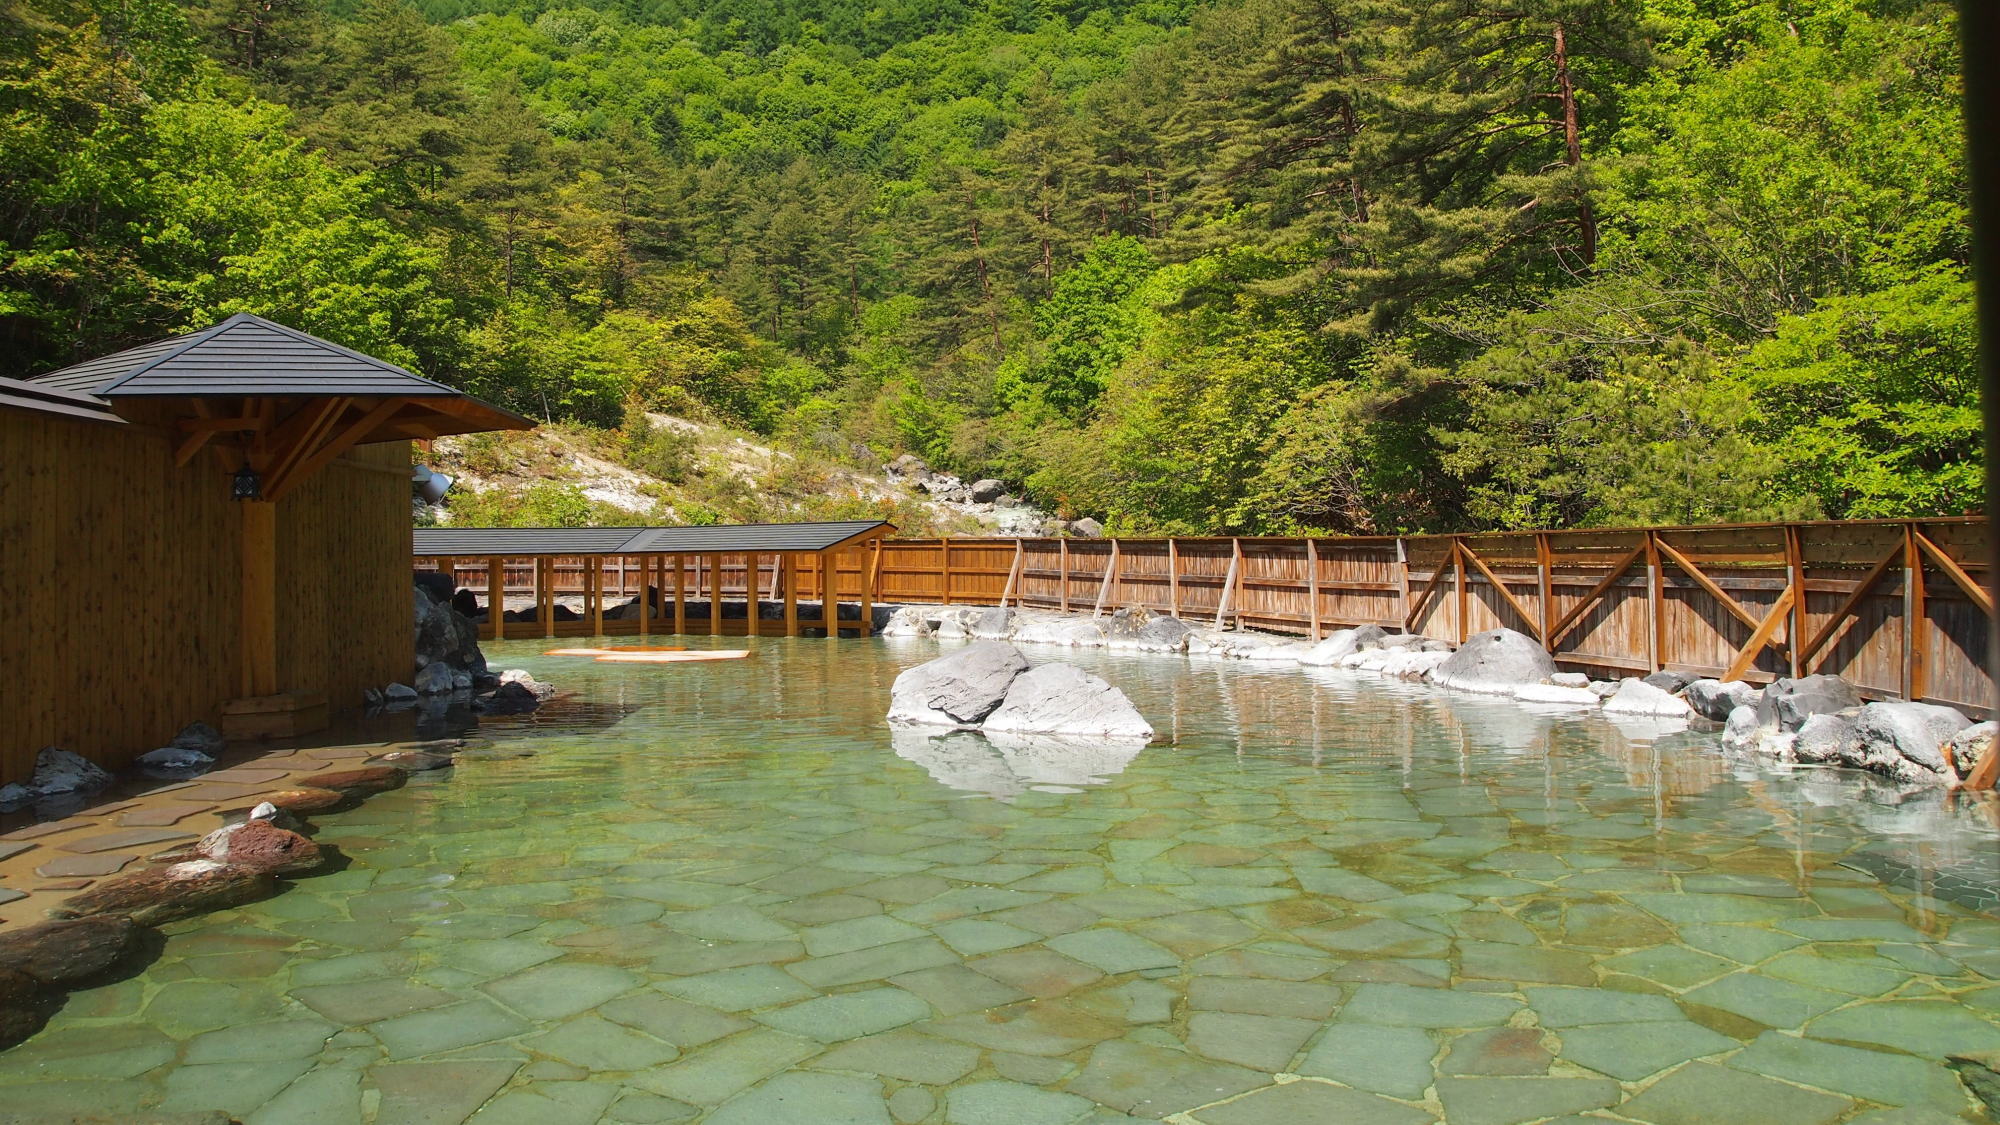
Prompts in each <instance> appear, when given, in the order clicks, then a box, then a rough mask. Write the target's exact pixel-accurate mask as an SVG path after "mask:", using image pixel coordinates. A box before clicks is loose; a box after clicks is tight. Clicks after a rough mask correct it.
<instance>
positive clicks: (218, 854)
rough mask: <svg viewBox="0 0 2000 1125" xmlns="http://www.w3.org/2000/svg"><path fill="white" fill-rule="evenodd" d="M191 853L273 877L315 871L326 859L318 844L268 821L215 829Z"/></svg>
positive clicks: (251, 821)
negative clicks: (194, 852) (262, 872)
mask: <svg viewBox="0 0 2000 1125" xmlns="http://www.w3.org/2000/svg"><path fill="white" fill-rule="evenodd" d="M195 851H197V852H199V853H200V854H201V855H202V856H203V857H204V858H207V859H212V860H214V861H215V862H217V863H226V864H229V865H231V866H234V867H247V868H249V869H251V870H252V871H268V872H270V873H271V874H273V875H299V874H303V873H305V872H307V871H317V870H318V869H319V868H321V867H323V866H325V865H326V859H327V857H326V856H325V854H323V853H322V852H321V851H320V850H319V845H318V844H315V843H313V842H312V841H311V840H308V839H306V838H305V837H304V836H301V835H299V834H298V833H296V832H293V831H291V830H290V829H287V828H280V827H278V826H277V825H275V824H272V823H270V822H269V821H263V820H247V821H244V822H243V823H242V824H231V825H227V826H225V827H222V828H218V829H216V830H215V831H213V832H210V833H209V834H208V835H206V836H203V837H202V838H201V842H200V843H198V844H196V845H195Z"/></svg>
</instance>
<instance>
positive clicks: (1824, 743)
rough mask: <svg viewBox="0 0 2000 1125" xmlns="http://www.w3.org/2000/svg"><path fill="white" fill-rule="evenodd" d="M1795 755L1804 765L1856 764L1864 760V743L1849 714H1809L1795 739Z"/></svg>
mask: <svg viewBox="0 0 2000 1125" xmlns="http://www.w3.org/2000/svg"><path fill="white" fill-rule="evenodd" d="M1792 756H1793V757H1794V758H1796V759H1797V760H1799V761H1801V762H1854V761H1860V760H1861V740H1860V739H1858V738H1856V737H1855V735H1854V720H1853V719H1851V718H1849V717H1848V716H1846V715H1829V714H1819V715H1808V716H1806V721H1805V722H1804V723H1802V724H1800V726H1799V733H1798V737H1797V738H1794V739H1793V740H1792Z"/></svg>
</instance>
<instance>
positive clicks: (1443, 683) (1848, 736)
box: [882, 606, 1995, 785]
mask: <svg viewBox="0 0 2000 1125" xmlns="http://www.w3.org/2000/svg"><path fill="white" fill-rule="evenodd" d="M882 632H883V635H884V636H887V637H936V638H938V639H940V640H962V639H972V640H980V641H1000V640H1006V641H1013V642H1018V643H1022V644H1047V645H1060V646H1066V647H1071V648H1111V649H1125V650H1130V651H1138V652H1156V653H1184V654H1188V655H1193V656H1214V657H1223V658H1228V659H1237V660H1254V661H1267V662H1271V663H1293V664H1300V665H1305V666H1308V667H1337V668H1349V669H1354V670H1358V671H1369V672H1375V673H1378V674H1381V675H1386V676H1390V677H1394V678H1397V679H1403V680H1411V681H1423V682H1427V683H1430V684H1433V685H1435V686H1438V687H1444V688H1449V689H1452V690H1454V691H1463V692H1472V693H1477V694H1482V695H1492V696H1500V697H1505V698H1509V699H1512V700H1515V701H1516V702H1519V703H1523V704H1528V705H1533V706H1540V707H1567V708H1576V709H1591V710H1596V711H1598V712H1600V713H1602V714H1605V715H1612V716H1621V717H1626V718H1634V719H1659V720H1670V721H1708V722H1713V723H1719V724H1722V725H1723V731H1722V743H1723V745H1724V746H1725V747H1726V748H1729V749H1732V750H1741V751H1750V752H1755V753H1758V754H1762V755H1765V756H1768V757H1771V758H1774V759H1777V760H1780V761H1786V762H1804V763H1832V764H1838V765H1844V766H1850V767H1853V768H1856V769H1863V770H1867V771H1870V772H1872V773H1876V774H1879V775H1882V776H1884V777H1887V778H1889V779H1891V780H1893V781H1896V782H1899V783H1903V784H1916V785H1953V784H1957V783H1958V782H1960V781H1961V780H1963V779H1964V778H1966V777H1967V776H1969V775H1970V773H1971V772H1972V770H1973V768H1974V766H1975V765H1976V764H1977V763H1978V761H1979V759H1980V757H1981V756H1982V755H1983V754H1984V753H1985V752H1986V751H1987V749H1988V748H1989V747H1990V746H1991V745H1992V742H1993V736H1994V732H1995V726H1994V724H1993V723H1990V722H1987V723H1978V724H1975V723H1973V722H1972V720H1971V719H1969V718H1967V717H1966V716H1965V715H1963V714H1962V713H1960V712H1959V711H1957V710H1956V709H1954V708H1951V707H1944V706H1939V705H1937V704H1929V703H1902V702H1893V701H1884V702H1874V703H1869V702H1866V701H1864V700H1863V699H1862V698H1861V696H1860V694H1859V693H1858V692H1857V691H1856V690H1855V688H1854V686H1853V685H1851V684H1849V683H1847V682H1846V681H1844V680H1842V679H1840V678H1839V677H1837V676H1828V675H1815V676H1801V677H1798V678H1783V679H1779V680H1776V681H1775V682H1773V683H1771V684H1769V685H1767V686H1764V687H1759V686H1757V685H1754V684H1749V683H1744V682H1740V681H1728V682H1725V681H1721V680H1715V679H1701V678H1696V677H1693V676H1690V675H1688V674H1686V673H1683V672H1674V671H1660V672H1655V673H1653V674H1652V675H1649V676H1645V677H1627V678H1625V679H1622V680H1616V681H1609V680H1593V679H1591V678H1589V677H1588V676H1585V675H1583V674H1581V673H1575V672H1561V671H1558V670H1557V669H1556V664H1555V661H1554V659H1553V658H1551V656H1550V655H1549V653H1548V652H1546V651H1545V650H1544V649H1543V648H1542V647H1541V646H1540V645H1539V644H1538V643H1536V641H1535V640H1534V639H1533V638H1531V637H1528V636H1526V635H1525V634H1522V633H1519V632H1516V631H1514V630H1512V629H1491V630H1488V631H1486V632H1484V633H1480V634H1477V635H1476V636H1473V637H1470V638H1468V639H1467V640H1466V642H1465V643H1464V644H1463V645H1460V646H1457V648H1456V649H1454V648H1453V646H1451V645H1449V644H1447V643H1445V642H1443V641H1438V640H1434V639H1431V638H1427V637H1421V636H1415V635H1397V634H1392V633H1389V632H1388V631H1386V630H1384V629H1382V628H1380V627H1379V626H1374V625H1366V626H1362V627H1359V628H1354V629H1341V630H1337V631H1335V632H1333V633H1331V634H1329V635H1328V636H1327V637H1326V638H1325V639H1323V640H1321V641H1319V642H1317V643H1312V644H1308V643H1303V642H1299V641H1294V640H1290V639H1288V638H1282V637H1274V636H1269V635H1265V634H1256V633H1244V632H1225V631H1222V630H1218V629H1203V628H1199V627H1197V626H1193V625H1189V624H1188V623H1186V622H1184V621H1181V620H1179V619H1177V618H1174V617H1168V616H1162V615H1156V614H1152V613H1149V612H1147V611H1146V610H1143V609H1121V610H1118V611H1117V612H1115V613H1111V614H1104V615H1098V614H1088V615H1086V614H1065V613H1054V612H1049V611H1040V610H1020V609H1011V608H1001V609H995V608H979V607H970V606H903V607H901V608H899V609H897V610H895V611H894V612H893V613H891V614H890V616H889V621H888V625H887V626H886V627H885V628H884V629H883V631H882ZM973 647H975V648H976V647H978V646H976V645H975V646H973ZM1002 647H1009V646H1002ZM966 651H970V649H968V650H966ZM1023 663H1025V658H1023ZM1015 674H1017V675H1018V674H1019V673H1015ZM1100 682H1101V681H1100ZM995 706H996V707H997V704H996V705H995ZM892 717H893V716H892ZM899 721H905V722H922V721H925V720H922V719H916V718H908V717H905V718H902V719H899ZM931 721H936V720H931ZM954 721H955V722H957V721H959V720H954ZM981 721H984V720H983V717H982V720H981ZM1011 722H1012V720H1011V719H1008V720H1005V722H1004V723H1003V725H1011ZM961 725H976V724H975V723H961ZM986 729H994V728H993V727H992V725H991V724H990V723H988V724H987V726H986Z"/></svg>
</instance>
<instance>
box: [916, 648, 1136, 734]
mask: <svg viewBox="0 0 2000 1125" xmlns="http://www.w3.org/2000/svg"><path fill="white" fill-rule="evenodd" d="M889 698H890V702H889V720H890V721H891V722H895V723H905V724H911V725H917V726H942V727H955V728H962V729H975V728H976V729H980V730H988V731H999V732H1004V733H1009V734H1045V735H1065V736H1074V737H1092V738H1115V739H1135V740H1139V741H1144V740H1147V739H1150V738H1152V737H1153V727H1152V724H1150V723H1148V722H1147V721H1146V719H1145V716H1143V715H1141V714H1139V710H1138V708H1136V707H1134V706H1132V701H1131V700H1130V699H1127V698H1126V697H1125V693H1124V692H1122V691H1119V690H1118V689H1117V688H1115V687H1112V686H1111V685H1110V684H1109V683H1107V682H1105V681H1104V680H1102V679H1100V678H1098V677H1096V676H1093V675H1091V674H1090V673H1088V672H1085V671H1084V670H1082V669H1081V668H1077V667H1075V666H1074V665H1070V664H1044V665H1042V666H1040V667H1030V665H1029V663H1028V658H1027V657H1025V656H1023V655H1022V654H1021V650H1020V649H1018V648H1015V647H1014V646H1013V645H1011V644H1007V643H1006V642H1004V641H995V640H989V641H979V642H976V643H974V644H971V645H967V646H966V647H965V648H962V649H960V650H959V651H957V652H954V653H951V654H949V655H947V656H941V657H939V658H937V659H936V660H932V661H929V662H927V663H924V664H919V665H917V666H916V667H914V668H910V669H906V670H905V671H904V672H903V673H902V674H901V675H899V676H897V677H896V682H895V685H894V686H893V687H892V688H891V689H890V697H889Z"/></svg>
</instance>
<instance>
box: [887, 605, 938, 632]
mask: <svg viewBox="0 0 2000 1125" xmlns="http://www.w3.org/2000/svg"><path fill="white" fill-rule="evenodd" d="M881 635H882V636H884V637H928V636H930V635H931V626H930V622H928V621H926V620H925V619H924V612H923V610H921V609H919V608H917V607H916V606H913V605H906V606H904V607H903V608H901V609H899V610H897V611H896V612H894V613H892V614H890V615H889V623H888V624H887V625H884V626H882V632H881Z"/></svg>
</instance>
